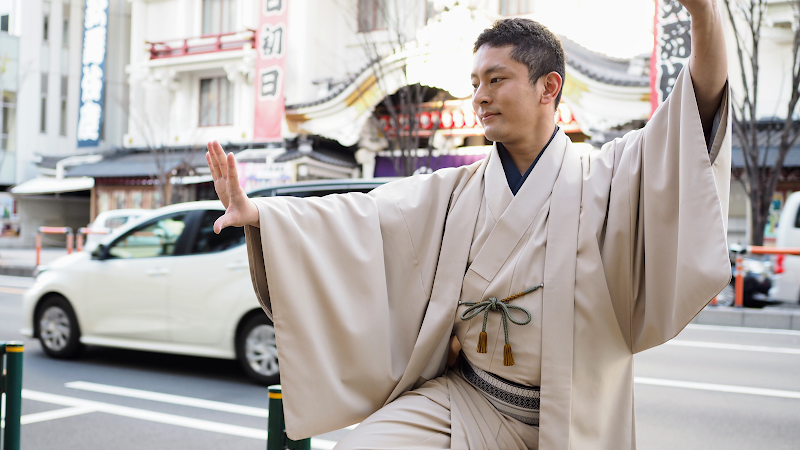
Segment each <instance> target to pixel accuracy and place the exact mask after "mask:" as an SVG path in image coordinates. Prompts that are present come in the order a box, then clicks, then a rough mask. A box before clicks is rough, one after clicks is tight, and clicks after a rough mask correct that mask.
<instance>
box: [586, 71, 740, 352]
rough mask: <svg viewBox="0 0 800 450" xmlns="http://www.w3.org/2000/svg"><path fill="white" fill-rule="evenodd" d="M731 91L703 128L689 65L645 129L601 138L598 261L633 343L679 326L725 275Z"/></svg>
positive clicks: (635, 348) (638, 346) (658, 338)
mask: <svg viewBox="0 0 800 450" xmlns="http://www.w3.org/2000/svg"><path fill="white" fill-rule="evenodd" d="M729 108H730V97H729V92H728V86H727V85H726V87H725V94H724V95H723V98H722V102H721V105H720V109H719V112H718V118H719V126H718V127H716V128H717V130H716V134H715V136H712V140H711V143H710V145H709V144H707V143H706V140H705V136H704V134H703V129H702V124H701V121H700V114H699V111H698V107H697V101H696V98H695V93H694V88H693V85H692V80H691V77H690V73H689V68H688V66H687V67H686V68H684V70H683V72H682V73H681V74H680V75H679V77H678V79H677V81H676V82H675V87H674V89H673V91H672V93H671V94H670V96H669V97H668V99H667V100H666V101H665V102H664V103H663V104H662V105H661V106H660V107H659V108H658V109H657V110H656V112H655V114H654V115H653V117H652V118H651V119H650V121H649V122H648V123H647V125H646V126H645V127H644V129H642V130H637V131H634V132H631V133H628V134H627V135H625V136H624V137H623V138H621V139H617V140H615V141H613V142H611V143H609V144H606V146H604V148H603V149H602V150H601V152H604V153H606V154H607V156H608V157H609V158H612V159H613V166H614V171H613V176H612V179H611V187H610V194H609V204H608V216H607V222H606V230H605V235H604V241H603V250H602V252H603V264H604V270H605V272H606V279H607V282H608V286H609V293H610V294H611V298H612V302H613V303H614V309H615V313H616V315H617V319H618V321H619V324H620V328H621V330H622V332H623V334H624V335H625V338H626V340H627V341H628V343H629V345H630V347H631V351H632V352H634V353H635V352H640V351H642V350H646V349H648V348H651V347H654V346H656V345H659V344H662V343H664V342H666V341H668V340H669V339H672V338H673V337H675V335H677V334H678V333H679V332H680V331H681V330H682V329H683V328H684V327H685V326H686V325H687V324H688V323H689V322H690V321H691V320H692V319H693V318H694V316H696V315H697V314H698V313H699V312H700V310H702V309H703V307H705V305H706V304H708V302H709V301H711V299H712V298H714V297H715V296H716V295H717V294H718V293H719V292H720V291H722V289H723V288H724V287H725V286H726V285H727V284H728V283H729V281H730V277H731V271H730V260H729V259H728V250H727V219H728V197H729V192H730V173H731V168H730V164H731V137H730V135H731V132H730V127H731V123H730V116H729Z"/></svg>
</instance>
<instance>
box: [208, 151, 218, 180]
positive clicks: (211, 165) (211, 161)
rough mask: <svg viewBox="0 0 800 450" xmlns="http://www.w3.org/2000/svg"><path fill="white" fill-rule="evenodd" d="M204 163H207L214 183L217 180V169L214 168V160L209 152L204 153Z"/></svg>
mask: <svg viewBox="0 0 800 450" xmlns="http://www.w3.org/2000/svg"><path fill="white" fill-rule="evenodd" d="M206 162H207V163H208V168H209V169H210V170H211V178H213V179H214V182H216V181H217V180H218V179H219V168H217V167H214V166H215V164H214V159H213V158H212V157H211V153H209V152H206Z"/></svg>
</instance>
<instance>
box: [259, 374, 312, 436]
mask: <svg viewBox="0 0 800 450" xmlns="http://www.w3.org/2000/svg"><path fill="white" fill-rule="evenodd" d="M267 450H311V439H303V440H300V441H293V440H291V439H289V438H288V437H287V436H286V423H285V422H284V420H283V393H282V392H281V385H279V384H276V385H273V386H270V387H269V420H268V422H267Z"/></svg>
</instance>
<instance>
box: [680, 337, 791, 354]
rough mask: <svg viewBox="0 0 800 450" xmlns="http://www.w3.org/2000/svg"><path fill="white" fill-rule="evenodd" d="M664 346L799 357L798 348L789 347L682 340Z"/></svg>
mask: <svg viewBox="0 0 800 450" xmlns="http://www.w3.org/2000/svg"><path fill="white" fill-rule="evenodd" d="M666 344H667V345H680V346H682V347H699V348H716V349H721V350H743V351H746V352H762V353H784V354H789V355H800V348H789V347H764V346H761V345H741V344H723V343H719V342H703V341H685V340H683V339H673V340H671V341H667V342H666Z"/></svg>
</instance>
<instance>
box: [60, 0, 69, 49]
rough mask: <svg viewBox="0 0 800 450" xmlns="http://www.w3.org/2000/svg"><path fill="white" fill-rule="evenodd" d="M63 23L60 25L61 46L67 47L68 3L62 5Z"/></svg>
mask: <svg viewBox="0 0 800 450" xmlns="http://www.w3.org/2000/svg"><path fill="white" fill-rule="evenodd" d="M63 18H64V19H63V23H62V27H61V46H62V47H64V48H67V47H69V4H65V5H64V15H63Z"/></svg>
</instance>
